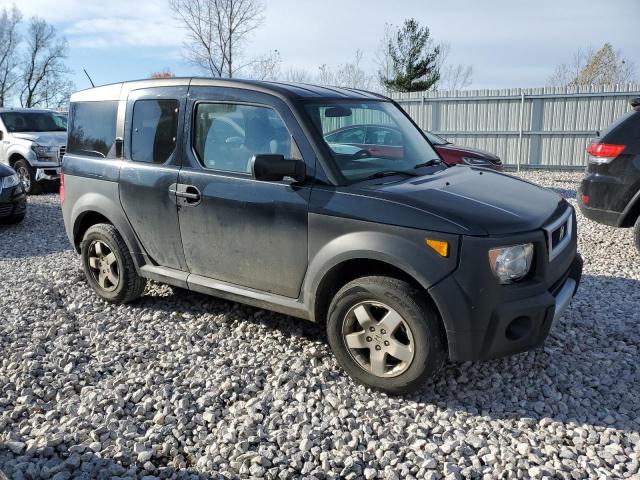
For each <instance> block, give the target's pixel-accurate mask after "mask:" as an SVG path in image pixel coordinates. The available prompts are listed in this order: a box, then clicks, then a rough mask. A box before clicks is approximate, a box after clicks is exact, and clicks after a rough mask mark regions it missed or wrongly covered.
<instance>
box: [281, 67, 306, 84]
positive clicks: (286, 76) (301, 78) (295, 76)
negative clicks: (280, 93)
mask: <svg viewBox="0 0 640 480" xmlns="http://www.w3.org/2000/svg"><path fill="white" fill-rule="evenodd" d="M281 78H282V80H283V81H284V82H291V83H313V75H312V74H311V73H310V72H309V71H308V70H305V69H304V68H290V69H288V70H287V71H286V72H284V73H283V74H282V77H281Z"/></svg>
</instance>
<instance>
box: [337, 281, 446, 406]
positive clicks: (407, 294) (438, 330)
mask: <svg viewBox="0 0 640 480" xmlns="http://www.w3.org/2000/svg"><path fill="white" fill-rule="evenodd" d="M421 295H424V293H423V292H420V291H419V290H418V289H417V288H414V287H413V286H411V285H410V284H409V283H407V282H405V281H402V280H398V279H395V278H390V277H377V276H376V277H363V278H358V279H356V280H354V281H352V282H349V283H348V284H347V285H345V286H344V287H343V288H341V289H340V291H339V292H338V293H337V294H336V295H335V297H334V298H333V300H332V302H331V305H330V307H329V314H328V320H327V334H328V337H329V343H330V344H331V348H332V349H333V351H334V352H335V355H336V358H337V360H338V362H339V363H340V365H341V366H342V367H343V368H344V369H345V371H346V372H347V373H348V374H349V375H350V376H351V377H353V378H354V379H355V380H357V381H358V382H360V383H363V384H365V385H367V386H370V387H373V388H376V389H380V390H384V391H387V392H390V393H396V394H399V393H407V392H410V391H413V390H416V389H417V388H419V387H420V385H422V383H423V382H424V381H425V380H426V379H427V378H429V377H431V376H433V375H434V374H435V373H436V372H437V371H438V370H439V369H440V368H441V367H442V365H443V364H444V361H445V358H446V342H445V335H444V331H443V329H442V326H441V324H440V320H439V318H438V315H437V313H436V312H435V309H434V308H433V307H432V306H431V305H430V304H429V303H428V302H427V301H426V300H424V299H423V298H421Z"/></svg>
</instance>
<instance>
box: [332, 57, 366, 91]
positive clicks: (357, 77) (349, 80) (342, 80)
mask: <svg viewBox="0 0 640 480" xmlns="http://www.w3.org/2000/svg"><path fill="white" fill-rule="evenodd" d="M362 58H363V53H362V50H356V55H355V58H354V60H353V62H347V63H344V64H342V65H341V66H340V67H339V68H338V71H337V72H336V74H335V79H336V85H337V86H339V87H346V88H359V89H361V90H368V89H369V88H370V87H371V82H372V79H371V76H370V75H368V74H367V72H365V71H364V70H363V69H362V67H361V63H362Z"/></svg>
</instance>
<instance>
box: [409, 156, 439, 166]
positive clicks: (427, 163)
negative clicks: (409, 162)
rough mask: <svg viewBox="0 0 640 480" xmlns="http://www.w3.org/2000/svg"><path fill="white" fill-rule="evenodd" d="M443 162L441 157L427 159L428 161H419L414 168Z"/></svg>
mask: <svg viewBox="0 0 640 480" xmlns="http://www.w3.org/2000/svg"><path fill="white" fill-rule="evenodd" d="M440 163H442V160H440V159H439V158H432V159H431V160H427V161H426V162H423V163H419V164H417V165H416V166H415V167H413V168H421V167H433V166H434V165H438V164H440Z"/></svg>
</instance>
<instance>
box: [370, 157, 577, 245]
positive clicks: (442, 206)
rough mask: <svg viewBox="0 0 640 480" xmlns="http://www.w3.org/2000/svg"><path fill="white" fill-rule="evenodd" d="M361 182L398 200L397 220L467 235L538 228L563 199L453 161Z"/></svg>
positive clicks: (383, 197)
mask: <svg viewBox="0 0 640 480" xmlns="http://www.w3.org/2000/svg"><path fill="white" fill-rule="evenodd" d="M395 178H396V181H395V182H394V181H392V180H391V177H387V178H385V179H382V180H383V181H381V180H378V181H377V182H376V183H375V184H366V185H365V184H362V185H361V186H360V188H359V192H358V193H360V194H361V195H366V196H368V197H370V198H371V197H373V198H376V199H379V200H382V201H387V202H394V203H396V204H398V203H400V204H402V205H403V206H405V209H404V210H402V209H399V210H398V211H397V215H396V216H395V217H396V218H394V222H393V223H395V224H398V225H402V226H407V227H412V228H424V229H433V228H432V226H431V224H437V225H439V228H440V230H441V231H446V232H448V233H461V234H466V235H502V234H511V233H520V232H527V231H532V230H537V229H539V228H540V227H542V226H543V225H544V224H546V223H547V222H548V221H549V219H550V218H551V217H552V216H553V215H554V213H556V212H557V211H558V210H564V209H565V208H566V205H567V202H566V201H565V200H564V199H563V198H562V197H561V196H560V195H558V194H556V193H554V192H552V191H551V190H547V189H545V188H542V187H539V186H537V185H534V184H532V183H529V182H526V181H524V180H521V179H519V178H515V177H511V176H509V175H506V174H503V173H500V172H496V171H493V170H489V169H483V168H475V167H467V166H456V167H451V168H447V169H445V170H442V171H440V172H437V173H435V174H433V175H426V176H421V177H414V178H409V179H407V180H404V181H400V182H398V181H397V177H395Z"/></svg>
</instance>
